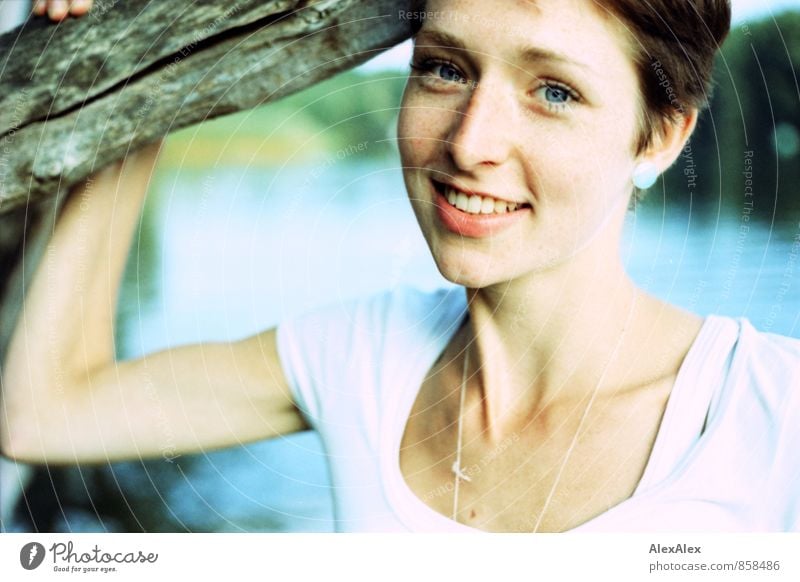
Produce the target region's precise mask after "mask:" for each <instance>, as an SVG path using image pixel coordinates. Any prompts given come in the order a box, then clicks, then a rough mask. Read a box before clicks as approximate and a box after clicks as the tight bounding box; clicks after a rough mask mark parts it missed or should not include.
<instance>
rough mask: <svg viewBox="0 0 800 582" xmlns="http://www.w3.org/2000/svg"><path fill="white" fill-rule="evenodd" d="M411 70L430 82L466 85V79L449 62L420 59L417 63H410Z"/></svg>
mask: <svg viewBox="0 0 800 582" xmlns="http://www.w3.org/2000/svg"><path fill="white" fill-rule="evenodd" d="M411 68H412V69H413V70H415V71H418V72H419V73H421V74H422V75H423V76H426V77H429V78H430V80H432V81H444V82H445V83H459V84H462V85H463V84H466V83H467V78H466V77H465V76H464V75H463V73H462V72H461V70H460V69H459V68H458V67H457V66H456V65H454V64H453V63H451V62H450V61H444V60H441V59H430V58H420V59H419V60H418V61H412V63H411Z"/></svg>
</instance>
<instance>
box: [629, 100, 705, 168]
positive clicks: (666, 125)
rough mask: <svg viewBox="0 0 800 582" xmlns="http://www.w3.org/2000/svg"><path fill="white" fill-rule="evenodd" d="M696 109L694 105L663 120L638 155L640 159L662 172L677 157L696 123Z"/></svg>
mask: <svg viewBox="0 0 800 582" xmlns="http://www.w3.org/2000/svg"><path fill="white" fill-rule="evenodd" d="M697 116H698V111H697V109H695V108H694V107H692V108H690V109H688V110H686V111H685V112H683V113H681V114H680V115H678V116H677V117H675V118H674V119H665V120H663V122H662V124H661V127H660V128H659V129H660V131H657V132H655V135H654V136H653V140H652V143H651V144H650V146H649V147H648V148H647V150H646V151H645V152H644V153H642V154H641V155H640V156H639V160H640V161H649V162H652V163H653V164H654V165H655V166H656V168H658V173H659V174H661V173H664V172H666V171H667V169H668V168H669V167H670V166H671V165H672V164H673V163H674V162H675V160H676V159H678V156H679V155H680V153H681V151H682V150H683V148H684V146H685V145H686V142H687V141H688V140H689V137H690V136H691V135H692V132H693V131H694V128H695V126H696V125H697Z"/></svg>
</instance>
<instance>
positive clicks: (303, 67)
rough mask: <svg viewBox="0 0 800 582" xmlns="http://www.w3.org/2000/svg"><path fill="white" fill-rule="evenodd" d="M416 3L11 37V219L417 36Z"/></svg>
mask: <svg viewBox="0 0 800 582" xmlns="http://www.w3.org/2000/svg"><path fill="white" fill-rule="evenodd" d="M414 4H415V3H414V0H370V1H369V2H365V1H362V0H317V1H309V0H270V1H265V0H239V1H238V2H237V3H235V4H233V5H232V4H229V3H223V2H211V1H208V0H206V1H194V2H193V1H191V0H170V2H161V1H158V0H124V1H119V2H118V1H117V0H96V2H95V6H94V8H93V10H92V12H90V13H89V14H88V15H86V16H84V17H82V18H80V19H71V20H67V21H65V22H64V23H62V24H59V25H53V24H50V23H47V22H46V21H45V19H42V18H39V19H32V20H30V21H29V22H27V23H26V24H25V25H23V26H22V27H20V28H19V29H17V30H14V31H11V32H9V33H7V34H5V35H3V36H2V37H0V54H3V55H5V59H4V60H3V62H2V65H0V214H2V213H6V212H8V211H10V210H12V209H13V208H16V207H19V206H21V205H24V204H26V203H28V204H30V203H34V202H36V201H38V200H41V199H43V198H47V197H50V196H53V195H55V193H56V192H57V191H58V190H59V188H65V187H69V186H71V185H72V184H74V183H76V182H78V181H79V180H81V179H82V178H84V177H86V176H87V175H88V174H90V173H91V172H92V171H93V170H95V169H99V168H100V167H102V166H105V165H106V164H108V163H111V162H113V161H115V160H117V159H119V158H121V157H123V156H124V155H125V154H126V153H127V152H128V151H129V150H131V149H136V148H138V147H140V146H142V145H144V144H146V143H149V142H151V141H154V140H156V139H158V138H160V137H162V136H164V135H166V134H167V133H169V132H171V131H175V130H177V129H180V128H183V127H186V126H189V125H192V124H195V123H198V122H200V121H203V120H206V119H212V118H214V117H218V116H220V115H225V114H228V113H233V112H236V111H241V110H245V109H249V108H253V107H256V106H259V105H262V104H264V103H266V102H269V101H272V100H275V99H278V98H280V97H283V96H286V95H288V94H290V93H293V92H295V91H298V90H300V89H303V88H305V87H307V86H309V85H312V84H314V83H316V82H319V81H321V80H324V79H326V78H328V77H330V76H332V75H334V74H335V73H338V72H340V71H342V70H345V69H347V68H350V67H352V66H355V65H357V64H359V63H361V62H363V61H366V60H368V59H369V58H371V57H373V56H375V55H376V54H377V53H378V52H380V51H382V50H384V49H386V48H389V47H391V46H393V45H395V44H397V43H398V42H401V41H403V40H405V39H406V38H408V37H409V36H410V35H411V33H412V28H413V25H414V23H413V22H412V21H411V20H410V19H408V18H405V17H404V16H405V15H404V11H407V10H411V9H413V6H414Z"/></svg>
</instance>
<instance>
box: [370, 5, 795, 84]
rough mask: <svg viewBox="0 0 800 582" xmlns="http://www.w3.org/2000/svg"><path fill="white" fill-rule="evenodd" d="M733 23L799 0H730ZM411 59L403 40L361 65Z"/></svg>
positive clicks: (393, 65) (393, 64)
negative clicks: (401, 42)
mask: <svg viewBox="0 0 800 582" xmlns="http://www.w3.org/2000/svg"><path fill="white" fill-rule="evenodd" d="M731 7H732V8H733V22H734V24H737V23H740V22H743V21H746V20H756V19H759V18H765V17H769V16H770V15H771V14H779V13H781V12H783V11H785V10H798V11H800V0H731ZM410 60H411V43H410V42H405V43H403V44H401V45H398V46H396V47H394V48H393V49H391V50H389V51H387V52H385V53H383V54H381V55H380V56H378V57H376V58H374V59H372V60H371V61H369V62H368V63H365V64H364V65H361V69H362V70H364V71H369V72H372V71H383V70H387V69H389V70H398V69H400V70H406V69H407V68H408V62H409V61H410Z"/></svg>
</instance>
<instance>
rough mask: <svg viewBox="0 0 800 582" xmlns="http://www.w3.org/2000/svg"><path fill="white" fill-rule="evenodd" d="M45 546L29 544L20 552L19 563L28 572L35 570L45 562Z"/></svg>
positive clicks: (35, 543) (36, 543)
mask: <svg viewBox="0 0 800 582" xmlns="http://www.w3.org/2000/svg"><path fill="white" fill-rule="evenodd" d="M44 554H45V551H44V546H43V545H42V544H40V543H39V542H29V543H27V544H25V545H24V546H22V549H21V550H20V551H19V563H20V564H22V567H23V568H25V569H26V570H35V569H36V568H38V567H39V566H40V565H41V564H42V562H43V561H44Z"/></svg>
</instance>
